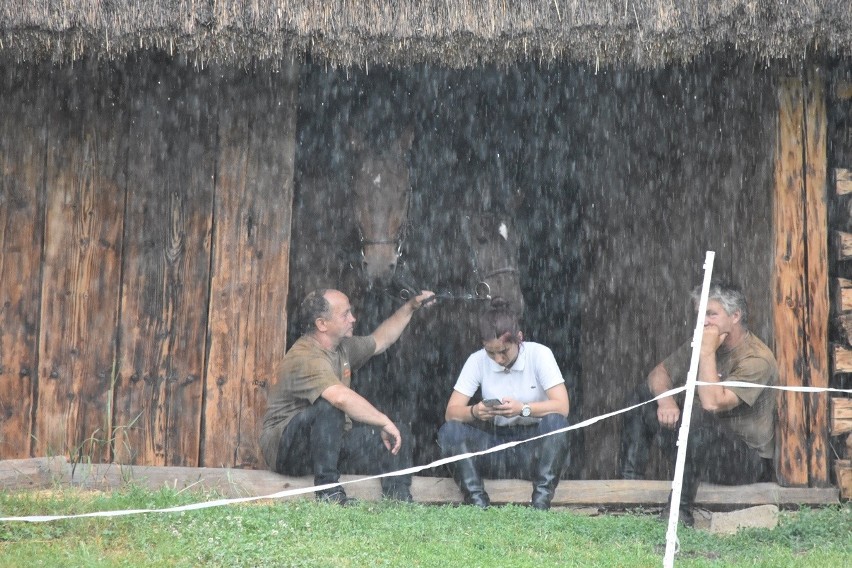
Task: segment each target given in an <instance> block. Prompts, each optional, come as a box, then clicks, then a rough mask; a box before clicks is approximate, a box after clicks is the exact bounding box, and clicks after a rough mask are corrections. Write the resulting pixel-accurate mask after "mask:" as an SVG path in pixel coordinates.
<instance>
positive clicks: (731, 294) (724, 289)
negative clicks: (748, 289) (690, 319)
mask: <svg viewBox="0 0 852 568" xmlns="http://www.w3.org/2000/svg"><path fill="white" fill-rule="evenodd" d="M701 289H702V286H701V285H698V286H696V287H695V288H694V289H693V290H692V301H693V302H695V307H696V308H697V307H698V303H699V302H700V301H701ZM710 300H716V301H717V302H719V303H720V304H722V308H723V309H724V310H725V313H727V314H728V315H729V316H731V315H734V312H736V311H738V310H739V312H740V323H741V324H742V325H743V327H748V304H747V303H746V299H745V294H743V292H742V290H740V289H739V288H737V287H736V286H734V285H732V284H728V283H727V282H721V281H718V280H712V281H711V282H710V290H709V293H708V295H707V301H708V302H709V301H710Z"/></svg>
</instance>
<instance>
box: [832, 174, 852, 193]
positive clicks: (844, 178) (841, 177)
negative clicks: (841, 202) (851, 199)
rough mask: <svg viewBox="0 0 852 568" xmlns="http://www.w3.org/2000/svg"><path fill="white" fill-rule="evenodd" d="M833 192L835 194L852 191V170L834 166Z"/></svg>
mask: <svg viewBox="0 0 852 568" xmlns="http://www.w3.org/2000/svg"><path fill="white" fill-rule="evenodd" d="M834 193H835V194H836V195H848V194H850V193H852V170H850V169H847V168H834Z"/></svg>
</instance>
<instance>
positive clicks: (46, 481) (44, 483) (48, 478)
mask: <svg viewBox="0 0 852 568" xmlns="http://www.w3.org/2000/svg"><path fill="white" fill-rule="evenodd" d="M68 478H69V469H68V461H67V460H66V459H65V458H64V457H50V458H26V459H15V460H0V490H3V491H21V490H28V489H47V488H50V487H55V486H56V484H57V483H61V482H62V481H63V480H66V479H68Z"/></svg>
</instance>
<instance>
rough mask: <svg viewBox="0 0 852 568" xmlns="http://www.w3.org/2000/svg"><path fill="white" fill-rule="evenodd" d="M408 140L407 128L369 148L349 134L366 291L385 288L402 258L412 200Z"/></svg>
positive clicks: (356, 215) (361, 139) (409, 142)
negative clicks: (376, 285)
mask: <svg viewBox="0 0 852 568" xmlns="http://www.w3.org/2000/svg"><path fill="white" fill-rule="evenodd" d="M413 137H414V132H413V129H412V128H407V129H406V130H405V131H404V132H403V133H402V135H401V136H399V137H398V138H395V139H394V140H392V141H391V142H390V143H389V144H386V145H384V147H381V148H372V147H369V146H368V145H367V144H366V143H365V142H364V140H363V138H361V136H360V135H359V134H357V133H355V132H350V147H351V149H352V152H353V159H354V173H353V179H352V190H353V194H354V205H355V220H356V224H357V226H358V234H359V238H360V246H361V270H362V273H363V276H364V278H365V280H366V281H367V283H368V285H371V284H373V283H382V284H386V283H387V282H388V281H389V280H390V278H391V277H392V276H393V273H394V271H395V270H396V265H397V262H398V261H399V256H400V254H401V252H402V251H401V249H402V243H403V241H404V239H405V226H406V222H407V218H408V203H409V199H410V197H411V189H410V181H409V169H408V159H407V158H408V152H409V150H410V149H411V144H412V141H413Z"/></svg>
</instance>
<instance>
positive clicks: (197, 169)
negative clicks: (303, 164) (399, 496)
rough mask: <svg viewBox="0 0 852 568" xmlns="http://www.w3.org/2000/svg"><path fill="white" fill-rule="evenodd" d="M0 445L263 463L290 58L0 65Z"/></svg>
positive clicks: (274, 341) (32, 450) (284, 255)
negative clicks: (260, 440) (260, 441)
mask: <svg viewBox="0 0 852 568" xmlns="http://www.w3.org/2000/svg"><path fill="white" fill-rule="evenodd" d="M0 80H2V83H0V108H2V109H3V112H2V113H0V166H2V167H0V299H2V304H0V373H2V374H0V379H2V380H0V459H4V458H17V457H28V456H29V455H36V456H40V455H51V454H66V455H70V456H71V457H72V458H73V459H92V460H96V461H104V460H109V459H112V458H113V456H112V455H111V451H112V450H111V448H112V446H113V445H114V448H115V456H114V457H115V459H117V460H119V461H122V462H127V463H141V464H152V465H212V466H223V465H226V466H236V467H262V466H263V464H262V458H261V457H260V455H259V453H258V449H257V437H258V431H257V428H258V424H259V422H258V415H259V414H261V413H262V412H263V400H264V398H265V397H264V395H263V391H264V387H265V385H266V381H268V380H269V378H270V377H271V376H272V374H273V372H274V364H275V362H276V361H277V360H279V359H280V356H281V355H282V352H281V351H282V350H283V347H284V344H285V338H284V334H285V330H286V311H285V309H284V308H285V305H286V290H287V281H288V247H289V241H290V239H289V230H290V209H291V201H292V179H293V155H294V145H293V144H294V142H293V141H294V121H295V105H294V103H293V96H294V93H295V92H296V90H297V74H296V73H295V72H294V68H293V67H287V66H285V70H284V71H283V72H280V71H273V70H267V69H258V70H255V71H253V72H245V73H243V72H240V73H231V72H223V71H221V70H212V69H207V70H204V71H199V70H198V69H196V68H194V67H193V66H192V65H188V64H185V63H181V62H178V61H174V60H170V59H166V58H158V57H156V56H154V57H151V58H143V59H140V60H138V61H136V60H133V61H126V62H124V63H122V64H118V65H114V66H106V65H99V64H94V63H90V62H84V63H81V64H75V65H74V66H67V67H63V68H52V67H48V66H45V67H37V68H26V67H17V68H4V69H2V75H0Z"/></svg>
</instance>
